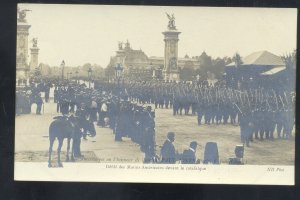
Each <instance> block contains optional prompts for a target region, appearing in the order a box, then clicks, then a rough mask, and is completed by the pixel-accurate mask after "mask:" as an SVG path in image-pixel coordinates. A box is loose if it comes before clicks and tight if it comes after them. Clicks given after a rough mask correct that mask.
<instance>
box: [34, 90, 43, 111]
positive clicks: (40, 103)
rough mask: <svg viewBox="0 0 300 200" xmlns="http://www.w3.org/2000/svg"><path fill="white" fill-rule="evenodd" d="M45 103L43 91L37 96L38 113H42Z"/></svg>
mask: <svg viewBox="0 0 300 200" xmlns="http://www.w3.org/2000/svg"><path fill="white" fill-rule="evenodd" d="M43 103H44V102H43V99H42V97H41V93H38V95H37V96H36V114H37V115H40V114H41V110H42V105H43Z"/></svg>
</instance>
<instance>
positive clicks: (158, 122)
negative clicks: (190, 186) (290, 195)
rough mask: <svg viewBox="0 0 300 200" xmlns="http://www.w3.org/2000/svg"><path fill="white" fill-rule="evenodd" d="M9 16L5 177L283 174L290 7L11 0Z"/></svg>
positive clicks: (288, 134) (289, 174) (171, 179)
mask: <svg viewBox="0 0 300 200" xmlns="http://www.w3.org/2000/svg"><path fill="white" fill-rule="evenodd" d="M16 26H17V35H16V38H17V46H16V110H15V180H44V181H47V180H49V181H52V180H53V181H92V182H93V181H95V182H164V183H176V182H177V183H225V184H226V183H236V184H239V183H249V184H277V185H280V184H283V185H286V184H293V182H294V160H295V96H296V91H295V86H296V83H295V82H296V49H297V47H296V41H297V37H296V36H297V9H292V8H228V7H227V8H225V7H223V8H218V7H167V6H108V5H63V4H61V5H56V4H51V5H50V4H18V8H17V25H16ZM97 169H98V170H97ZM91 170H95V171H97V173H99V174H97V173H96V174H93V175H91V174H88V173H89V172H88V171H91ZM79 171H80V173H79ZM249 171H252V172H253V173H250V174H249ZM255 171H256V172H257V173H255ZM118 173H120V174H123V175H124V174H125V175H126V174H127V175H128V176H127V177H125V175H124V177H123V175H122V176H119V178H116V177H115V178H114V177H112V176H110V177H109V176H107V175H105V174H116V176H117V174H118ZM152 173H153V175H151V174H152ZM231 173H232V174H231ZM233 173H237V174H239V175H238V176H237V175H236V174H235V175H233ZM58 174H59V175H58ZM75 174H77V175H76V176H75ZM154 174H155V175H154ZM271 176H272V177H273V179H272V178H270V177H271ZM134 177H136V179H135V178H134Z"/></svg>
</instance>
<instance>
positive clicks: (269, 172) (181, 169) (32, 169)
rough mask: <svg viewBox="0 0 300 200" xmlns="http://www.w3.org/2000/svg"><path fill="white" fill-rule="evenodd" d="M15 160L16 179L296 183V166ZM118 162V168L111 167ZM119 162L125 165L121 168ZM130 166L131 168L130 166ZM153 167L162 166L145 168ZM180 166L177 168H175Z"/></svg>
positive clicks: (258, 183) (116, 165)
mask: <svg viewBox="0 0 300 200" xmlns="http://www.w3.org/2000/svg"><path fill="white" fill-rule="evenodd" d="M63 164H64V167H63V168H48V164H47V163H46V162H15V171H14V178H15V180H17V181H25V180H26V181H66V182H136V183H192V184H201V183H205V184H255V185H294V184H295V181H294V166H279V165H180V164H175V165H165V164H130V163H63ZM113 166H115V167H116V168H112V167H113ZM120 166H122V167H124V168H120ZM128 167H130V169H129V168H128ZM145 167H153V168H159V169H145ZM174 167H177V169H172V168H174Z"/></svg>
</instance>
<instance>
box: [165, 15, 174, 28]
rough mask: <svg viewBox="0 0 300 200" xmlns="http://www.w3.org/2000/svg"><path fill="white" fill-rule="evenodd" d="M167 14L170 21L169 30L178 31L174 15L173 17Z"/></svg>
mask: <svg viewBox="0 0 300 200" xmlns="http://www.w3.org/2000/svg"><path fill="white" fill-rule="evenodd" d="M166 14H167V17H168V19H169V24H168V28H169V30H176V26H175V17H174V14H172V15H169V14H168V13H166Z"/></svg>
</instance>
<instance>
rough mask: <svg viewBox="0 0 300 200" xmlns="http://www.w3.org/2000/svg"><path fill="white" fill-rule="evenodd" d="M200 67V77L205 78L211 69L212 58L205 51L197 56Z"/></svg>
mask: <svg viewBox="0 0 300 200" xmlns="http://www.w3.org/2000/svg"><path fill="white" fill-rule="evenodd" d="M199 62H200V65H199V66H200V69H199V74H200V76H201V77H204V78H207V73H208V72H210V71H211V70H212V60H211V57H210V56H208V55H207V54H206V53H205V51H204V52H203V53H202V54H201V55H200V56H199Z"/></svg>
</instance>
